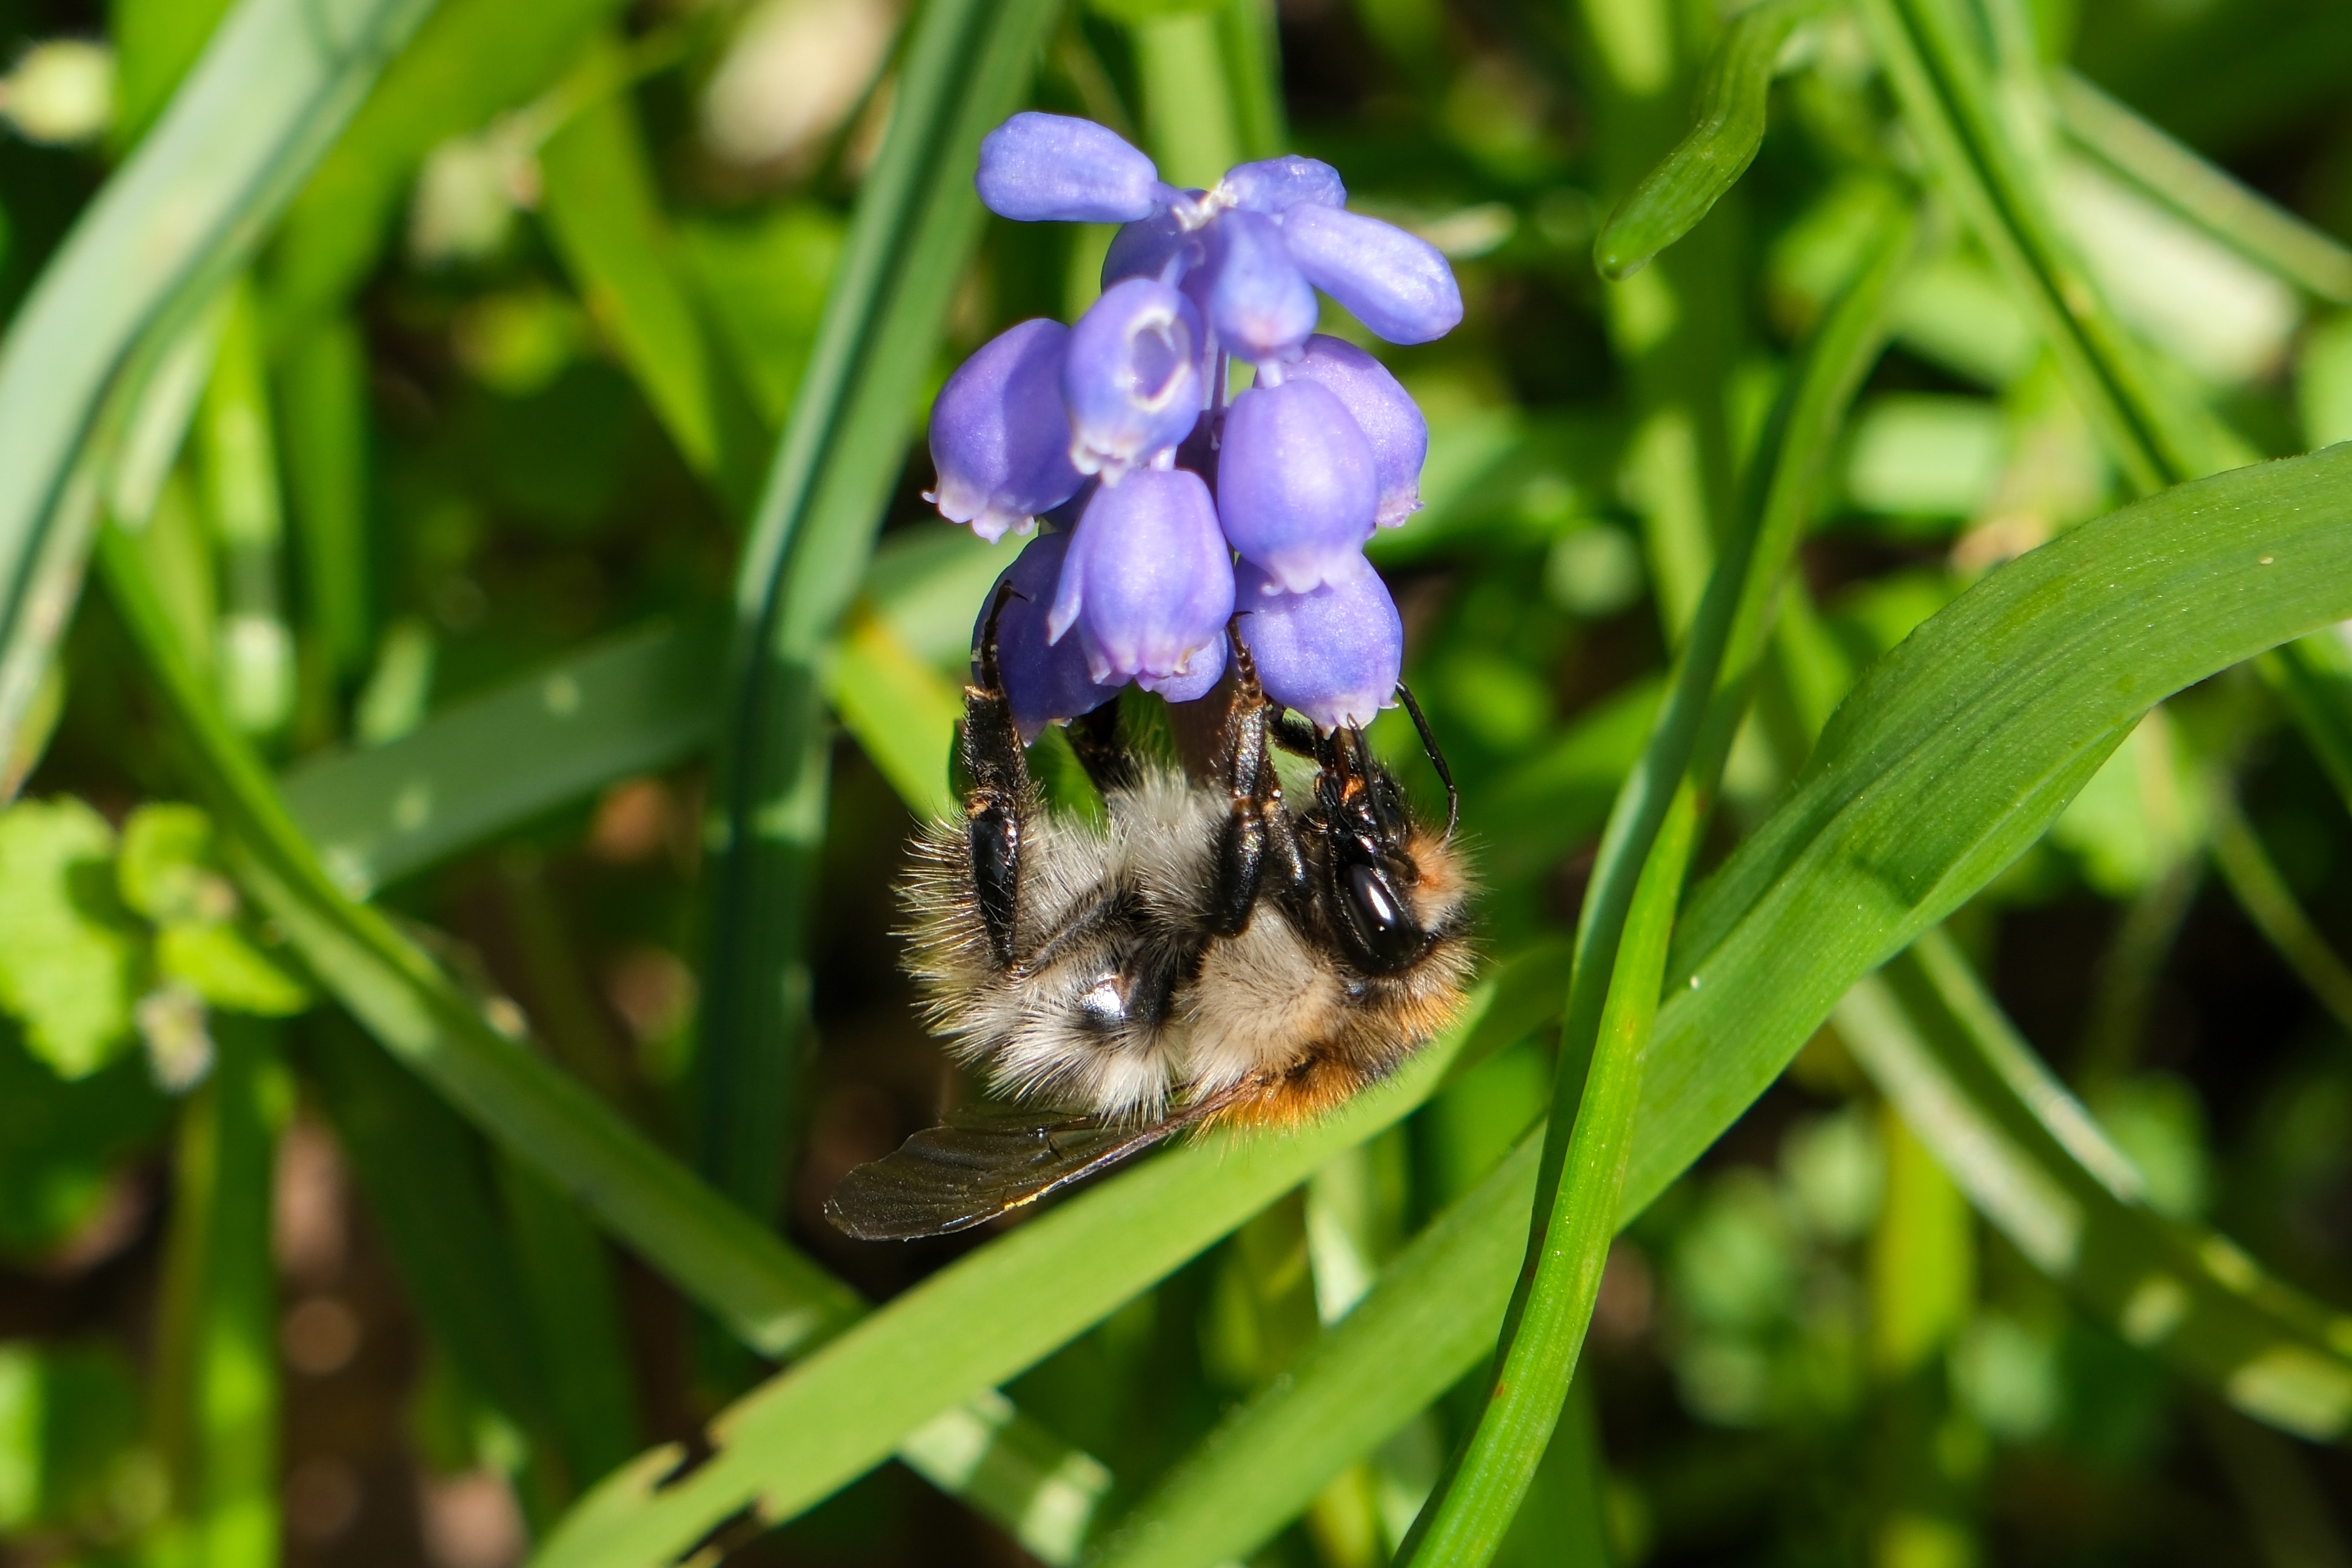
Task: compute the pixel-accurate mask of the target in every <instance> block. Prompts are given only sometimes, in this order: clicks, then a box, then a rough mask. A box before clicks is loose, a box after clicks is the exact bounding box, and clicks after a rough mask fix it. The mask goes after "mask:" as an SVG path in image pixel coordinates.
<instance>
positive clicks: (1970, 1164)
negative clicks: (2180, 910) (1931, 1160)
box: [1837, 932, 2352, 1442]
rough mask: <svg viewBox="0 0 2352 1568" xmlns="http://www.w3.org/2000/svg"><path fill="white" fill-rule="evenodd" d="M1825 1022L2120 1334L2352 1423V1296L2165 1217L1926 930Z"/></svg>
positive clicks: (2200, 1371) (1910, 1119)
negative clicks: (2302, 1280)
mask: <svg viewBox="0 0 2352 1568" xmlns="http://www.w3.org/2000/svg"><path fill="white" fill-rule="evenodd" d="M1837 1020H1838V1029H1839V1033H1840V1035H1841V1036H1842V1037H1843V1039H1844V1040H1846V1041H1847V1043H1848V1045H1849V1046H1850V1047H1851V1048H1852V1049H1853V1053H1854V1056H1855V1059H1856V1060H1857V1061H1860V1062H1861V1063H1862V1064H1863V1066H1864V1069H1865V1071H1868V1072H1869V1073H1870V1075H1871V1077H1872V1078H1873V1079H1874V1081H1875V1082H1877V1083H1878V1085H1879V1087H1880V1088H1881V1089H1882V1090H1883V1091H1884V1092H1885V1093H1886V1095H1887V1097H1888V1098H1889V1099H1890V1100H1891V1101H1893V1102H1894V1103H1895V1105H1896V1106H1897V1107H1898V1108H1899V1109H1900V1110H1901V1111H1902V1113H1903V1115H1904V1119H1905V1120H1906V1122H1907V1123H1908V1124H1910V1125H1911V1127H1912V1128H1913V1129H1914V1130H1915V1131H1916V1133H1917V1134H1919V1136H1920V1138H1921V1139H1922V1140H1923V1141H1924V1142H1926V1143H1927V1145H1928V1146H1929V1147H1930V1148H1931V1149H1933V1150H1934V1151H1935V1153H1936V1155H1937V1158H1938V1159H1939V1160H1941V1161H1942V1162H1943V1164H1944V1166H1945V1167H1946V1168H1947V1169H1948V1170H1949V1171H1950V1172H1951V1174H1952V1176H1953V1178H1954V1179H1955V1180H1956V1181H1958V1183H1959V1184H1960V1185H1961V1186H1962V1187H1964V1188H1965V1189H1967V1191H1968V1193H1969V1197H1970V1198H1971V1199H1972V1200H1973V1201H1974V1202H1975V1203H1976V1205H1977V1207H1979V1208H1980V1209H1982V1210H1983V1211H1984V1213H1985V1215H1986V1217H1987V1218H1990V1219H1991V1220H1992V1221H1993V1222H1994V1223H1995V1224H1996V1225H1998V1226H2000V1228H2001V1229H2002V1230H2003V1231H2004V1232H2005V1233H2007V1234H2008V1236H2009V1237H2010V1239H2011V1240H2012V1241H2014V1242H2016V1244H2017V1246H2018V1249H2019V1250H2021V1251H2022V1252H2023V1253H2024V1254H2025V1255H2026V1256H2027V1257H2028V1258H2030V1259H2031V1260H2033V1262H2034V1263H2035V1264H2037V1265H2038V1266H2040V1267H2041V1268H2042V1270H2044V1271H2046V1272H2047V1273H2049V1274H2050V1275H2051V1276H2052V1277H2053V1278H2054V1279H2056V1280H2058V1281H2061V1282H2062V1283H2063V1284H2064V1285H2065V1286H2066V1288H2067V1289H2068V1291H2070V1292H2071V1293H2072V1294H2073V1295H2074V1297H2075V1299H2076V1300H2077V1301H2080V1302H2081V1303H2082V1305H2083V1306H2084V1308H2085V1309H2086V1310H2088V1311H2089V1312H2092V1313H2093V1314H2094V1315H2095V1316H2097V1317H2098V1318H2100V1319H2101V1320H2103V1321H2105V1322H2108V1323H2111V1324H2113V1325H2114V1326H2115V1328H2116V1331H2117V1332H2118V1333H2121V1334H2122V1335H2123V1337H2124V1338H2125V1339H2126V1340H2128V1341H2130V1342H2131V1343H2134V1344H2137V1345H2138V1346H2139V1347H2140V1348H2142V1349H2144V1350H2148V1351H2152V1352H2155V1353H2156V1354H2159V1355H2162V1356H2163V1357H2164V1358H2165V1359H2166V1360H2168V1361H2169V1362H2170V1363H2172V1364H2174V1365H2175V1366H2177V1367H2178V1368H2179V1369H2180V1370H2181V1371H2183V1372H2184V1373H2186V1374H2188V1375H2189V1376H2190V1377H2192V1378H2194V1379H2196V1380H2197V1381H2199V1382H2200V1383H2203V1384H2205V1385H2209V1386H2210V1387H2212V1388H2214V1389H2217V1390H2218V1391H2220V1392H2221V1395H2222V1396H2223V1397H2225V1398H2226V1399H2228V1400H2229V1401H2230V1403H2231V1404H2232V1405H2233V1406H2236V1407H2237V1408H2238V1409H2239V1410H2241V1411H2242V1412H2243V1413H2245V1414H2246V1415H2248V1416H2253V1417H2254V1418H2255V1419H2257V1420H2260V1421H2265V1422H2268V1423H2269V1424H2270V1425H2272V1426H2274V1427H2281V1428H2283V1429H2284V1430H2286V1431H2289V1432H2293V1433H2295V1434H2296V1435H2297V1436H2299V1437H2307V1438H2310V1439H2312V1440H2314V1441H2316V1442H2326V1441H2330V1440H2332V1439H2334V1438H2336V1437H2342V1436H2343V1435H2344V1434H2345V1432H2346V1431H2347V1430H2348V1429H2352V1314H2348V1313H2346V1312H2341V1311H2337V1310H2334V1309H2331V1308H2328V1307H2326V1306H2323V1305H2321V1304H2320V1303H2319V1302H2316V1301H2313V1300H2311V1299H2310V1298H2309V1297H2307V1296H2305V1295H2303V1294H2302V1293H2300V1292H2299V1291H2294V1290H2293V1289H2291V1288H2290V1287H2288V1286H2286V1285H2284V1284H2283V1283H2281V1282H2280V1281H2277V1280H2276V1279H2274V1278H2273V1277H2271V1276H2270V1275H2268V1274H2267V1273H2265V1272H2264V1271H2263V1270H2262V1268H2261V1267H2260V1266H2259V1265H2258V1264H2256V1263H2255V1262H2254V1260H2252V1259H2251V1258H2249V1257H2248V1256H2247V1255H2246V1254H2245V1252H2244V1251H2242V1249H2239V1248H2238V1247H2237V1246H2236V1245H2235V1244H2234V1243H2232V1242H2231V1240H2230V1239H2228V1238H2227V1237H2224V1236H2221V1235H2219V1234H2216V1233H2215V1232H2212V1231H2210V1230H2207V1229H2205V1228H2202V1227H2200V1226H2194V1225H2187V1224H2182V1223H2179V1222H2177V1221H2172V1220H2167V1219H2164V1218H2160V1217H2159V1216H2158V1215H2157V1214H2156V1213H2155V1212H2154V1211H2153V1210H2151V1209H2150V1208H2148V1207H2147V1205H2146V1203H2145V1202H2144V1201H2143V1199H2142V1196H2141V1191H2140V1182H2139V1176H2138V1173H2137V1170H2135V1169H2134V1168H2133V1167H2132V1166H2131V1164H2130V1162H2129V1161H2127V1160H2126V1159H2125V1158H2124V1157H2123V1156H2122V1155H2120V1154H2118V1153H2117V1152H2116V1150H2115V1149H2114V1148H2113V1146H2112V1145H2109V1144H2108V1143H2107V1142H2106V1140H2105V1136H2104V1134H2101V1133H2100V1132H2099V1130H2098V1128H2097V1125H2096V1124H2095V1123H2094V1122H2093V1121H2092V1120H2091V1118H2090V1116H2089V1114H2088V1113H2086V1112H2084V1109H2083V1108H2082V1106H2081V1105H2080V1104H2078V1103H2075V1101H2074V1098H2073V1096H2071V1095H2069V1094H2068V1093H2067V1092H2066V1091H2065V1090H2064V1088H2063V1086H2061V1085H2060V1084H2059V1083H2058V1082H2057V1081H2056V1080H2055V1079H2054V1078H2053V1077H2052V1076H2051V1075H2050V1073H2049V1071H2048V1070H2047V1069H2046V1068H2044V1067H2043V1066H2042V1063H2041V1061H2040V1059H2039V1058H2038V1057H2036V1056H2035V1055H2034V1054H2033V1052H2032V1050H2031V1049H2030V1048H2029V1047H2028V1046H2027V1045H2026V1044H2025V1042H2024V1041H2023V1040H2020V1039H2019V1038H2018V1037H2017V1035H2016V1033H2015V1031H2014V1030H2013V1029H2012V1028H2011V1026H2010V1023H2009V1020H2008V1019H2005V1018H2004V1017H2002V1016H2001V1013H2000V1008H1999V1006H1998V1005H1997V1004H1996V1003H1995V1002H1994V1001H1993V999H1992V998H1991V997H1990V995H1988V994H1987V993H1986V992H1985V990H1984V988H1983V987H1982V985H1981V984H1980V983H1979V981H1978V980H1977V978H1976V977H1975V976H1974V975H1973V974H1972V973H1970V972H1969V967H1968V966H1967V964H1966V962H1965V961H1964V960H1962V959H1961V958H1960V956H1959V955H1958V951H1957V950H1956V949H1955V948H1954V947H1953V946H1952V945H1951V944H1950V943H1949V942H1948V940H1946V939H1945V938H1944V937H1943V936H1942V935H1941V934H1940V933H1937V932H1929V933H1927V934H1926V935H1924V936H1922V938H1921V939H1920V941H1919V942H1918V943H1917V944H1916V946H1914V947H1913V948H1912V949H1911V950H1910V951H1909V952H1907V953H1906V954H1904V955H1903V956H1901V957H1899V958H1897V959H1896V960H1895V962H1893V963H1891V964H1889V965H1888V966H1887V968H1886V972H1885V975H1884V976H1883V977H1878V978H1874V979H1867V980H1864V981H1863V982H1862V983H1861V984H1859V985H1857V986H1856V987H1855V988H1854V989H1853V991H1852V992H1851V993H1850V994H1849V995H1848V997H1847V998H1845V1000H1844V1001H1843V1003H1842V1004H1841V1006H1840V1008H1839V1009H1838V1013H1837Z"/></svg>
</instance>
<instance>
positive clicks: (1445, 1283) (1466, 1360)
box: [1096, 1130, 1543, 1568]
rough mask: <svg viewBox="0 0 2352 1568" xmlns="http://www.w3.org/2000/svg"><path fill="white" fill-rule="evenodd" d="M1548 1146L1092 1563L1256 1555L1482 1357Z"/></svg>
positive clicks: (1201, 1561)
mask: <svg viewBox="0 0 2352 1568" xmlns="http://www.w3.org/2000/svg"><path fill="white" fill-rule="evenodd" d="M1542 1143H1543V1134H1542V1133H1541V1131H1540V1130H1538V1131H1537V1132H1536V1133H1534V1134H1530V1135H1529V1136H1528V1138H1527V1139H1526V1140H1525V1141H1524V1142H1523V1143H1521V1144H1520V1145H1519V1146H1518V1147H1517V1149H1516V1150H1514V1151H1513V1152H1512V1154H1511V1155H1510V1157H1509V1158H1508V1159H1507V1160H1505V1161H1504V1162H1503V1163H1502V1164H1501V1165H1500V1166H1496V1169H1495V1170H1494V1171H1493V1172H1492V1173H1491V1174H1489V1175H1488V1176H1487V1177H1486V1179H1485V1180H1484V1181H1482V1182H1481V1183H1479V1185H1478V1186H1477V1187H1476V1188H1475V1189H1474V1190H1473V1191H1472V1192H1471V1193H1470V1194H1469V1195H1468V1196H1467V1197H1464V1198H1463V1199H1462V1200H1461V1201H1460V1202H1458V1203H1456V1204H1455V1205H1454V1207H1452V1208H1449V1209H1448V1210H1446V1211H1445V1213H1444V1214H1442V1215H1440V1216H1439V1217H1438V1218H1436V1219H1435V1220H1433V1221H1432V1222H1431V1223H1430V1225H1429V1227H1428V1228H1426V1229H1424V1230H1423V1232H1422V1233H1421V1234H1420V1235H1419V1236H1417V1237H1415V1238H1414V1239H1413V1241H1412V1245H1411V1246H1410V1247H1408V1248H1406V1249H1405V1250H1404V1251H1403V1252H1402V1253H1400V1254H1399V1255H1398V1256H1397V1259H1396V1260H1395V1261H1394V1262H1392V1263H1391V1264H1390V1265H1389V1266H1388V1268H1386V1269H1385V1270H1382V1271H1381V1277H1380V1279H1379V1280H1378V1281H1376V1282H1375V1283H1374V1285H1373V1287H1372V1290H1371V1292H1370V1294H1369V1295H1367V1296H1366V1297H1365V1298H1364V1299H1363V1300H1362V1301H1360V1302H1359V1303H1357V1305H1356V1307H1355V1309H1354V1310H1353V1311H1351V1312H1349V1314H1348V1315H1347V1316H1346V1317H1344V1318H1342V1319H1340V1320H1339V1322H1337V1323H1335V1324H1334V1325H1332V1327H1331V1329H1330V1330H1329V1331H1328V1333H1325V1334H1324V1335H1323V1336H1322V1337H1321V1338H1319V1339H1318V1340H1317V1341H1316V1342H1315V1343H1314V1344H1313V1345H1312V1346H1311V1347H1309V1348H1308V1350H1307V1353H1306V1354H1304V1355H1302V1356H1301V1357H1300V1358H1299V1359H1298V1361H1297V1363H1296V1364H1294V1365H1292V1366H1291V1367H1290V1368H1289V1369H1288V1371H1287V1372H1286V1375H1284V1376H1283V1377H1281V1378H1279V1379H1277V1380H1276V1382H1275V1383H1273V1384H1271V1385H1268V1386H1267V1387H1266V1388H1265V1390H1264V1391H1263V1392H1261V1393H1260V1394H1258V1395H1257V1396H1255V1398H1253V1399H1252V1400H1251V1401H1250V1402H1249V1403H1248V1404H1247V1405H1244V1406H1242V1407H1241V1408H1240V1409H1239V1410H1236V1411H1235V1412H1234V1414H1233V1415H1232V1416H1229V1417H1228V1418H1227V1419H1226V1420H1225V1421H1224V1422H1223V1425H1221V1426H1220V1427H1218V1429H1217V1431H1216V1432H1215V1433H1214V1434H1213V1436H1212V1437H1210V1438H1209V1439H1208V1440H1207V1441H1206V1442H1204V1443H1203V1444H1202V1446H1201V1447H1200V1448H1197V1449H1195V1450H1194V1451H1193V1452H1192V1455H1191V1456H1190V1457H1188V1458H1186V1459H1184V1460H1183V1461H1182V1463H1181V1464H1180V1465H1179V1466H1178V1467H1177V1469H1175V1470H1173V1471H1172V1472H1171V1474H1170V1475H1169V1476H1168V1478H1167V1479H1165V1480H1163V1481H1161V1482H1160V1485H1159V1486H1157V1487H1156V1488H1154V1489H1153V1490H1152V1492H1151V1495H1150V1497H1148V1498H1146V1499H1145V1500H1143V1501H1141V1502H1140V1503H1139V1504H1137V1505H1136V1508H1135V1511H1133V1512H1132V1513H1130V1514H1129V1515H1128V1516H1127V1517H1126V1518H1125V1519H1124V1520H1122V1521H1120V1523H1119V1525H1118V1531H1117V1532H1116V1533H1115V1534H1113V1535H1112V1536H1111V1537H1110V1539H1109V1540H1108V1542H1106V1544H1105V1547H1104V1550H1103V1552H1101V1553H1100V1555H1099V1556H1098V1558H1097V1559H1096V1563H1097V1568H1215V1565H1216V1564H1218V1563H1226V1562H1233V1561H1238V1560H1241V1559H1244V1558H1247V1557H1248V1556H1250V1555H1251V1554H1252V1553H1254V1552H1256V1551H1257V1550H1258V1548H1260V1547H1261V1546H1264V1545H1265V1543H1266V1542H1268V1541H1270V1540H1272V1539H1273V1538H1274V1536H1275V1535H1276V1533H1278V1532H1279V1531H1281V1529H1282V1527H1283V1526H1284V1525H1286V1524H1287V1523H1288V1522H1289V1521H1291V1520H1293V1519H1296V1518H1297V1517H1298V1515H1299V1513H1300V1512H1301V1511H1304V1510H1305V1509H1306V1507H1307V1504H1308V1503H1310V1502H1312V1501H1313V1500H1315V1497H1316V1495H1317V1494H1318V1493H1319V1492H1320V1491H1321V1490H1323V1489H1324V1488H1325V1487H1326V1486H1328V1484H1329V1483H1330V1480H1331V1478H1332V1477H1333V1476H1336V1475H1338V1474H1339V1472H1340V1471H1342V1470H1344V1469H1347V1468H1348V1467H1349V1465H1351V1464H1354V1463H1356V1462H1357V1461H1358V1460H1360V1459H1361V1458H1364V1457H1365V1456H1366V1455H1368V1454H1370V1453H1371V1452H1372V1451H1373V1450H1374V1449H1376V1448H1379V1447H1380V1445H1381V1443H1383V1442H1385V1441H1386V1440H1387V1439H1388V1437H1390V1435H1391V1434H1392V1433H1394V1432H1395V1431H1396V1430H1397V1429H1398V1428H1399V1427H1402V1426H1403V1425H1404V1424H1405V1423H1406V1422H1407V1421H1410V1420H1411V1419H1412V1417H1413V1416H1416V1415H1418V1414H1419V1413H1420V1412H1421V1411H1422V1410H1423V1409H1424V1408H1426V1407H1427V1406H1428V1405H1429V1404H1430V1402H1431V1401H1433V1400H1434V1399H1435V1398H1436V1397H1437V1396H1439V1395H1441V1394H1443V1393H1444V1392H1445V1390H1446V1389H1448V1388H1450V1387H1452V1386H1453V1385H1454V1382H1455V1381H1456V1380H1458V1379H1459V1378H1460V1377H1461V1376H1462V1375H1464V1374H1465V1373H1466V1372H1468V1371H1469V1370H1470V1369H1471V1368H1472V1367H1473V1366H1475V1365H1476V1364H1478V1362H1480V1361H1481V1360H1482V1359H1484V1358H1486V1355H1487V1354H1489V1352H1490V1351H1491V1349H1492V1347H1493V1345H1494V1343H1495V1330H1496V1328H1497V1327H1498V1326H1499V1325H1500V1323H1501V1322H1502V1317H1503V1309H1504V1307H1505V1306H1506V1305H1507V1304H1508V1302H1509V1301H1510V1295H1511V1284H1512V1281H1514V1280H1515V1279H1516V1278H1517V1273H1518V1267H1519V1261H1520V1258H1521V1256H1522V1254H1523V1252H1524V1250H1525V1249H1524V1247H1523V1246H1522V1245H1521V1243H1522V1240H1523V1237H1522V1234H1521V1231H1522V1228H1523V1225H1524V1220H1525V1217H1526V1214H1527V1211H1528V1201H1529V1199H1530V1198H1532V1197H1534V1195H1535V1177H1536V1163H1537V1156H1538V1152H1539V1151H1540V1148H1541V1145H1542Z"/></svg>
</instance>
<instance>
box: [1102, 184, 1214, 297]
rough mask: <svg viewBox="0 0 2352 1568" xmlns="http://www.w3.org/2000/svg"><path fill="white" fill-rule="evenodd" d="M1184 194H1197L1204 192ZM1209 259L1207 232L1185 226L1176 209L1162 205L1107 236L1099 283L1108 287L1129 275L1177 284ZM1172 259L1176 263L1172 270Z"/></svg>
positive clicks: (1187, 193) (1121, 281) (1122, 281)
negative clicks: (1156, 210)
mask: <svg viewBox="0 0 2352 1568" xmlns="http://www.w3.org/2000/svg"><path fill="white" fill-rule="evenodd" d="M1185 194H1186V195H1187V196H1191V197H1198V196H1200V195H1202V192H1199V191H1187V192H1185ZM1208 258H1209V236H1208V235H1207V233H1206V232H1205V231H1203V230H1202V229H1200V228H1197V227H1194V228H1187V227H1185V226H1184V220H1183V219H1182V218H1181V216H1179V215H1178V214H1177V212H1176V209H1175V208H1173V207H1162V208H1160V210H1159V211H1158V212H1155V213H1153V214H1151V215H1150V217H1148V218H1138V219H1137V220H1136V221H1135V222H1133V223H1131V224H1121V225H1119V230H1118V233H1117V234H1115V235H1111V236H1110V248H1109V249H1108V250H1107V251H1105V252H1104V253H1103V267H1102V286H1103V287H1105V288H1108V287H1110V286H1111V285H1112V284H1114V283H1124V282H1126V281H1127V280H1128V279H1129V278H1130V277H1156V278H1158V279H1159V280H1160V282H1162V283H1180V282H1181V281H1183V278H1184V276H1185V274H1187V273H1189V272H1191V271H1192V269H1193V268H1195V267H1199V266H1200V265H1201V264H1202V263H1203V262H1205V261H1206V260H1208ZM1171 262H1173V263H1175V264H1176V265H1175V267H1173V268H1172V269H1171V267H1170V265H1169V264H1170V263H1171Z"/></svg>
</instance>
